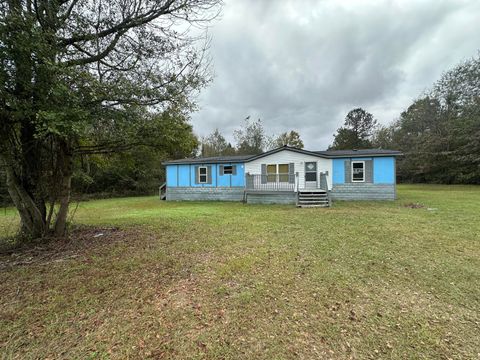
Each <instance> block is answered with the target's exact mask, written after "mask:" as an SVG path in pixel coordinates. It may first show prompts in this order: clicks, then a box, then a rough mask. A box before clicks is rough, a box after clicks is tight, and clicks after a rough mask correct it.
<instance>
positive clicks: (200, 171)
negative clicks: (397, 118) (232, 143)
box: [164, 146, 401, 206]
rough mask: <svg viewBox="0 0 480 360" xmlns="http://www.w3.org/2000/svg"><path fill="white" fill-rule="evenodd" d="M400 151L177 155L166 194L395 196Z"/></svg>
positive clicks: (277, 198)
mask: <svg viewBox="0 0 480 360" xmlns="http://www.w3.org/2000/svg"><path fill="white" fill-rule="evenodd" d="M399 155H401V153H400V152H399V151H394V150H378V149H369V150H328V151H307V150H303V149H297V148H293V147H289V146H284V147H280V148H278V149H274V150H271V151H267V152H264V153H262V154H258V155H245V156H238V155H237V156H217V157H209V158H191V159H180V160H171V161H167V162H165V163H164V165H165V166H166V177H167V179H166V180H167V181H166V184H165V185H166V187H165V192H164V198H165V199H166V200H167V201H175V200H221V201H244V202H246V203H250V204H296V205H298V206H329V205H330V203H331V201H332V200H333V201H335V200H394V199H395V198H396V180H395V161H396V157H397V156H399Z"/></svg>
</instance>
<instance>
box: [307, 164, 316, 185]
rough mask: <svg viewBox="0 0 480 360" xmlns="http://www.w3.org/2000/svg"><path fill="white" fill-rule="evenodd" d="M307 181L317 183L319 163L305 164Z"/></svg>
mask: <svg viewBox="0 0 480 360" xmlns="http://www.w3.org/2000/svg"><path fill="white" fill-rule="evenodd" d="M305 181H311V182H313V181H317V163H316V162H306V163H305Z"/></svg>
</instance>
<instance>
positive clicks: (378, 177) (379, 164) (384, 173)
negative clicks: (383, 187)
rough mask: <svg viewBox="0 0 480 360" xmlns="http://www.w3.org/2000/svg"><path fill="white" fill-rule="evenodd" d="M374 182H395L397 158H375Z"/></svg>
mask: <svg viewBox="0 0 480 360" xmlns="http://www.w3.org/2000/svg"><path fill="white" fill-rule="evenodd" d="M373 182H374V183H375V184H395V158H394V157H376V158H374V159H373Z"/></svg>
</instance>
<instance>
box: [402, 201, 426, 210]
mask: <svg viewBox="0 0 480 360" xmlns="http://www.w3.org/2000/svg"><path fill="white" fill-rule="evenodd" d="M403 207H406V208H409V209H423V208H424V207H425V205H423V204H420V203H413V202H411V203H407V204H404V205H403Z"/></svg>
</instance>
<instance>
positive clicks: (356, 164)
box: [352, 161, 365, 182]
mask: <svg viewBox="0 0 480 360" xmlns="http://www.w3.org/2000/svg"><path fill="white" fill-rule="evenodd" d="M352 181H354V182H357V181H358V182H362V181H365V162H364V161H353V162H352Z"/></svg>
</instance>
